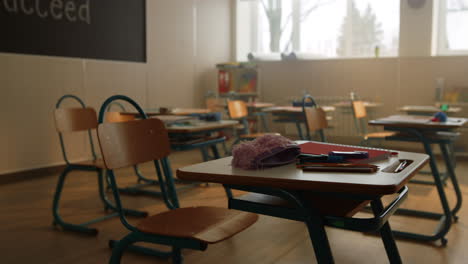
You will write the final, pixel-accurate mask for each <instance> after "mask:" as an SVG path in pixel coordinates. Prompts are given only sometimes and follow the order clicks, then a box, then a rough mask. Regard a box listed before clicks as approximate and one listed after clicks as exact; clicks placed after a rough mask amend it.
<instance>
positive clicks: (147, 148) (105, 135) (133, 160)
mask: <svg viewBox="0 0 468 264" xmlns="http://www.w3.org/2000/svg"><path fill="white" fill-rule="evenodd" d="M98 138H99V144H100V146H101V151H102V156H103V159H104V163H105V164H106V167H107V168H109V169H117V168H123V167H128V166H132V165H136V164H139V163H143V162H148V161H153V160H159V159H162V158H165V157H167V156H169V153H170V144H169V136H168V133H167V129H166V127H165V125H164V123H163V122H162V121H161V120H159V119H142V120H133V121H129V122H118V123H102V124H99V127H98Z"/></svg>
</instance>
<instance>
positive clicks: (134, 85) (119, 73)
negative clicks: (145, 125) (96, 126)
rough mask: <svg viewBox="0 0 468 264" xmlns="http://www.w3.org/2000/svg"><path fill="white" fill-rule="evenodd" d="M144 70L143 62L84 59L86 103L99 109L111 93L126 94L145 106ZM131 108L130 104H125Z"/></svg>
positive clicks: (145, 69)
mask: <svg viewBox="0 0 468 264" xmlns="http://www.w3.org/2000/svg"><path fill="white" fill-rule="evenodd" d="M146 71H147V65H146V64H144V63H119V62H111V61H98V60H89V61H86V66H85V76H86V80H85V94H86V96H85V98H86V101H87V104H88V105H89V106H92V107H94V108H95V109H96V112H98V114H99V109H100V107H101V105H102V103H103V102H104V100H106V99H107V98H109V97H110V96H112V95H116V94H121V95H126V96H128V97H130V98H132V99H133V100H135V101H136V102H137V103H138V104H140V106H142V107H143V108H146V78H147V76H146ZM126 108H128V109H129V110H133V108H132V107H131V106H126Z"/></svg>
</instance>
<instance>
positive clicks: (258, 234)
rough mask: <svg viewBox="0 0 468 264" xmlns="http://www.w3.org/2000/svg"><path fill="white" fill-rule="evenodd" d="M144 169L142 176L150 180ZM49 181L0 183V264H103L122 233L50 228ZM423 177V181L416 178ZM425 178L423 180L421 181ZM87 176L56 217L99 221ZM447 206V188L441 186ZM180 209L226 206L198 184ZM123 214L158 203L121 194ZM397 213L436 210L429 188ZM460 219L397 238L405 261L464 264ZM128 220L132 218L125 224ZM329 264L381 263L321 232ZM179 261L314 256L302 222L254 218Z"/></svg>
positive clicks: (181, 156) (464, 173)
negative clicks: (421, 239) (437, 234)
mask: <svg viewBox="0 0 468 264" xmlns="http://www.w3.org/2000/svg"><path fill="white" fill-rule="evenodd" d="M200 160H201V157H200V155H199V153H198V152H183V153H182V152H179V153H174V154H172V155H171V162H172V167H173V169H174V170H175V169H176V168H178V167H180V166H183V165H188V164H191V163H197V162H200ZM149 168H150V167H149V166H144V168H143V171H144V172H145V174H146V175H150V174H149V173H150V172H151V171H150V170H149ZM457 173H458V178H459V179H460V181H461V183H462V189H463V193H464V199H465V200H468V162H466V161H463V162H459V163H458V167H457ZM118 175H120V177H119V182H120V183H121V184H130V183H133V182H134V181H135V177H134V176H133V175H132V174H131V171H130V170H122V171H119V173H118ZM57 176H58V174H56V175H50V176H47V177H40V178H37V179H33V180H28V181H22V182H16V183H10V184H4V185H0V208H1V212H2V213H1V214H0V223H1V225H0V234H1V235H0V253H1V255H0V263H48V264H52V263H56V264H58V263H63V264H69V263H80V264H90V263H107V261H108V259H109V256H110V250H109V248H108V246H107V243H108V240H109V239H119V238H121V237H122V236H123V235H124V234H126V233H127V231H126V230H125V229H124V228H123V226H122V225H121V224H120V221H119V220H118V219H117V218H113V219H110V220H107V221H104V222H101V223H99V224H95V225H94V226H96V227H97V228H98V229H99V230H100V233H99V234H98V236H96V237H90V236H84V235H78V234H76V233H70V232H64V231H61V230H55V229H54V228H52V225H51V223H52V212H51V204H52V196H53V191H54V188H55V184H56V181H57ZM420 177H425V176H420ZM426 177H427V176H426ZM96 191H97V189H96V176H95V174H93V173H85V172H79V173H72V174H70V177H69V179H68V181H67V182H66V185H65V191H64V195H63V202H62V204H61V208H62V210H61V213H62V216H63V218H64V219H66V220H67V221H71V222H74V223H79V222H81V221H86V220H87V219H89V218H92V217H96V216H100V215H103V214H104V213H103V208H102V206H101V205H100V202H99V200H98V196H97V192H96ZM446 191H447V192H448V195H449V197H450V198H451V200H453V197H454V195H453V191H452V187H451V186H450V184H449V186H448V187H446ZM179 199H180V201H181V205H182V206H190V205H214V206H222V207H225V206H226V197H225V194H224V191H223V189H222V188H221V187H220V186H219V185H210V186H209V187H206V186H200V187H197V188H192V189H189V190H186V191H182V192H180V193H179ZM124 203H125V205H126V206H127V207H129V208H140V209H144V210H147V211H149V212H151V213H156V212H161V211H163V210H165V208H164V206H163V204H162V202H161V201H160V200H158V199H155V198H150V197H144V196H124ZM404 207H409V208H418V209H427V210H433V211H437V212H440V211H441V207H440V205H439V202H438V200H437V194H436V190H435V188H434V187H431V186H422V185H415V184H411V185H410V196H409V199H408V200H407V201H406V202H405V203H404ZM459 216H460V220H459V222H458V223H456V224H454V225H453V227H452V229H451V230H450V232H449V234H448V236H447V238H448V241H449V242H448V246H447V247H446V248H440V247H439V246H438V243H435V244H433V245H430V244H423V243H415V242H410V241H403V240H398V241H397V244H398V247H399V249H400V253H401V256H402V258H403V261H404V262H405V263H468V209H467V205H466V204H464V207H463V208H462V210H461V211H460V213H459ZM131 220H132V221H138V219H135V218H132V219H131ZM391 225H392V228H394V229H397V228H398V229H404V230H418V231H421V232H426V233H428V234H429V233H431V232H432V230H433V228H434V227H435V225H436V223H435V222H434V221H429V220H421V219H416V218H410V217H400V216H394V217H393V218H392V220H391ZM327 231H328V235H329V239H330V243H331V246H332V251H333V254H334V257H335V260H336V263H359V264H363V263H372V264H374V263H387V262H388V261H387V259H386V255H385V251H384V248H383V244H382V242H381V240H380V238H379V237H374V236H371V235H364V234H362V233H358V232H351V231H343V230H338V229H333V228H327ZM183 255H184V258H185V263H221V262H222V263H223V264H229V263H256V264H257V263H275V264H290V263H315V258H314V253H313V250H312V247H311V243H310V240H309V237H308V234H307V231H306V228H305V226H304V224H302V223H298V222H294V221H288V220H283V219H276V218H272V217H267V216H261V217H260V220H259V221H258V222H257V223H256V224H255V225H253V226H252V227H250V228H249V229H247V230H246V231H244V232H243V233H241V234H239V235H237V236H235V237H234V238H232V239H230V240H228V241H225V242H223V243H219V244H217V245H213V246H210V247H208V249H207V250H206V251H205V252H199V251H192V250H185V251H183ZM123 263H170V262H169V261H164V260H159V259H155V258H152V257H148V256H142V255H137V254H132V253H126V254H125V255H124V258H123Z"/></svg>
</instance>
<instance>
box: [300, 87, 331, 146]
mask: <svg viewBox="0 0 468 264" xmlns="http://www.w3.org/2000/svg"><path fill="white" fill-rule="evenodd" d="M307 102H312V104H311V105H309V104H308V103H307ZM302 113H303V114H304V120H305V124H306V126H305V127H306V137H307V138H306V140H312V137H311V133H312V132H313V133H317V134H318V135H319V136H320V140H321V141H322V142H326V141H327V139H326V137H325V133H324V131H323V130H324V129H325V128H327V127H328V121H327V116H326V114H325V111H323V109H322V108H320V107H318V106H317V104H316V103H315V100H314V98H313V97H312V96H310V95H306V96H304V98H302Z"/></svg>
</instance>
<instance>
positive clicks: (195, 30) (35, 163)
mask: <svg viewBox="0 0 468 264" xmlns="http://www.w3.org/2000/svg"><path fill="white" fill-rule="evenodd" d="M230 28H231V1H230V0H148V1H147V54H148V57H147V59H148V61H147V63H128V62H116V61H104V60H85V59H72V58H60V57H47V56H31V55H19V54H7V53H0V86H1V91H2V103H1V104H0V118H1V119H0V120H2V125H1V129H0V146H2V147H1V148H0V174H3V173H8V172H15V171H21V170H27V169H32V168H39V167H46V166H51V165H55V164H61V163H63V161H62V156H61V152H60V148H59V143H58V138H57V134H56V132H55V128H54V123H53V118H52V111H53V109H54V107H55V103H56V101H57V99H58V98H59V97H60V96H62V95H64V94H66V93H72V94H76V95H78V96H79V97H81V98H82V99H83V100H84V101H85V102H86V103H87V104H88V105H89V106H92V107H94V108H96V111H98V109H99V107H100V104H101V103H102V102H103V100H105V99H106V98H107V97H109V96H111V95H113V94H125V95H128V96H130V97H132V98H134V99H135V100H136V101H137V102H139V103H140V104H141V105H142V106H143V107H159V106H180V107H192V106H200V104H201V103H200V99H201V98H202V96H203V94H204V93H205V91H207V90H210V89H211V90H213V89H215V88H216V69H215V67H214V65H215V64H216V63H219V62H225V61H229V60H230V54H231V47H230V43H231V39H230V36H231V35H230V33H231V31H230ZM67 139H68V140H67V143H69V144H70V145H71V147H72V149H73V150H75V151H76V154H75V155H72V157H71V158H72V159H82V158H83V157H84V156H85V155H86V153H87V152H86V151H87V150H88V149H87V147H86V145H85V144H84V142H85V141H84V140H85V138H84V137H83V135H79V136H78V137H73V138H67Z"/></svg>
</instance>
